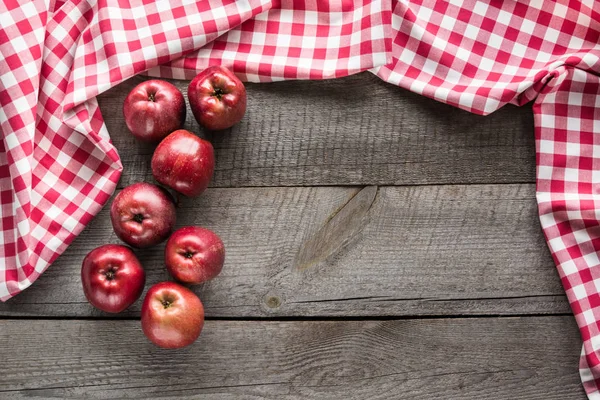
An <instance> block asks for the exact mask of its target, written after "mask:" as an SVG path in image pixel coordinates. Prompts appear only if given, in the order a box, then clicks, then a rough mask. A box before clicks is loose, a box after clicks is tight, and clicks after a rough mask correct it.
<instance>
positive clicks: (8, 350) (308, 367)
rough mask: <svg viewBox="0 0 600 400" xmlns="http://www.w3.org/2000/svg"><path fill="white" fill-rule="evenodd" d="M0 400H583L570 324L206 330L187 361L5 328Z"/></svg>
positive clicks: (135, 333) (64, 332)
mask: <svg viewBox="0 0 600 400" xmlns="http://www.w3.org/2000/svg"><path fill="white" fill-rule="evenodd" d="M1 323H2V329H1V330H0V340H1V341H2V349H1V350H0V355H1V358H2V363H3V372H2V374H1V375H0V397H2V398H3V399H17V398H31V397H35V398H44V399H52V398H54V399H57V398H58V399H68V398H82V397H85V398H89V399H112V398H136V399H146V398H149V397H154V398H156V397H160V398H173V399H174V398H178V399H179V398H195V399H277V400H280V399H284V400H285V399H344V400H347V399H356V400H367V399H373V400H374V399H410V400H415V399H427V400H429V399H448V400H452V399H461V400H466V399H477V400H497V399H511V400H520V399H523V400H524V399H527V400H535V399H538V400H567V399H581V400H583V399H585V395H584V393H583V391H582V388H581V384H580V381H579V374H578V371H577V361H578V357H579V350H580V348H581V342H580V340H579V339H578V331H577V329H576V326H575V322H574V321H573V319H572V318H571V317H557V316H553V317H528V318H482V319H479V318H470V319H441V320H436V319H426V320H399V321H351V322H349V321H336V322H332V321H303V322H302V321H288V322H267V321H207V323H206V325H205V328H204V331H203V333H202V336H201V337H200V340H199V341H198V342H197V343H195V344H194V345H192V346H191V347H188V348H186V349H180V350H176V351H173V350H161V349H158V348H156V347H154V346H153V345H152V344H150V343H149V342H148V341H147V340H146V338H145V337H144V335H143V334H142V332H141V328H140V326H139V321H114V320H113V321H77V320H72V321H65V320H35V321H23V320H5V321H2V322H1Z"/></svg>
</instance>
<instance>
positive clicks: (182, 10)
mask: <svg viewBox="0 0 600 400" xmlns="http://www.w3.org/2000/svg"><path fill="white" fill-rule="evenodd" d="M171 3H172V2H169V1H149V0H136V1H124V0H97V1H94V0H69V1H62V0H56V1H48V0H46V1H40V0H35V1H32V2H18V1H16V0H4V1H3V2H0V136H1V139H2V140H1V141H0V206H1V210H2V214H1V215H0V228H1V230H2V234H1V236H0V240H1V242H2V243H1V244H2V246H1V247H0V299H2V300H7V299H8V298H10V297H12V296H14V295H16V294H17V293H19V292H20V291H22V290H23V289H25V288H27V287H28V286H29V285H31V283H33V282H34V281H35V280H36V279H37V277H38V276H39V275H40V274H41V273H43V271H44V270H45V269H46V268H47V267H48V266H49V265H50V264H51V263H52V262H53V261H54V259H55V258H56V257H57V256H58V255H59V254H61V253H62V252H63V251H64V250H65V249H66V247H67V246H68V244H69V243H70V242H71V241H72V240H73V239H74V238H75V237H76V236H77V234H78V233H79V232H81V230H82V229H83V227H84V226H85V225H86V224H87V223H88V222H89V221H90V220H91V218H92V217H93V216H94V215H95V214H96V213H97V212H98V211H99V210H100V209H101V207H102V206H103V205H104V204H105V203H106V201H107V200H108V198H109V197H110V195H111V194H112V192H113V191H114V189H115V186H116V183H117V181H118V179H119V176H120V173H121V171H122V168H123V167H122V165H121V162H120V159H119V156H118V153H117V150H116V149H115V148H114V146H113V145H112V144H111V141H110V136H109V132H107V130H106V127H105V125H104V121H103V118H102V115H101V113H100V109H99V108H98V104H97V101H96V99H95V96H97V95H98V94H100V93H102V92H104V91H105V90H107V89H109V88H110V87H113V86H115V85H117V84H118V83H120V82H122V81H124V80H125V79H127V78H129V77H131V76H133V75H135V74H138V73H146V74H148V75H150V76H157V77H164V78H177V79H191V78H192V77H193V76H195V75H196V74H197V73H198V72H199V71H200V70H202V69H204V68H205V67H207V66H209V65H214V64H223V65H225V66H227V67H229V68H231V69H232V70H233V71H234V72H235V73H236V74H237V75H238V76H240V77H241V78H242V79H243V80H245V81H253V82H265V81H275V80H282V79H326V78H335V77H341V76H345V75H349V74H354V73H358V72H361V71H366V70H370V71H371V72H373V73H374V74H376V75H377V76H379V77H380V78H381V79H383V80H385V81H387V82H389V83H392V84H395V85H398V86H400V87H403V88H406V89H408V90H411V91H413V92H416V93H419V94H422V95H425V96H428V97H431V98H433V99H436V100H438V101H442V102H445V103H448V104H451V105H454V106H456V107H460V108H462V109H465V110H468V111H470V112H473V113H477V114H484V115H485V114H489V113H491V112H493V111H495V110H497V109H499V108H500V107H502V106H504V105H505V104H515V105H524V104H526V103H529V102H532V101H533V112H534V116H535V137H536V159H537V171H536V173H537V175H536V176H537V201H538V204H539V213H540V221H541V225H542V229H543V230H544V234H545V236H546V238H547V241H548V246H549V248H550V251H551V252H552V255H553V257H554V260H555V262H556V264H557V267H558V270H559V273H560V277H561V279H562V283H563V285H564V287H565V290H566V293H567V296H568V299H569V302H570V304H571V307H572V309H573V313H574V315H575V319H576V321H577V323H578V325H579V327H580V330H581V334H582V339H583V341H584V346H583V351H582V357H581V364H580V371H581V376H582V381H583V382H584V387H585V389H586V392H587V393H588V396H589V398H591V399H600V392H599V390H598V387H599V386H598V385H599V384H600V380H599V379H600V359H599V358H598V354H599V353H598V351H599V350H600V328H599V325H598V321H599V320H600V308H599V307H600V295H599V288H600V260H599V258H598V251H599V250H600V223H599V221H600V212H599V211H597V210H598V209H599V208H598V207H597V205H598V204H599V203H598V202H599V201H600V198H599V196H600V194H599V193H600V190H599V188H598V185H599V184H600V150H599V149H600V142H599V140H598V139H597V137H598V134H599V133H600V82H599V81H600V77H599V76H600V44H599V42H600V3H597V2H595V1H593V0H587V1H572V0H571V1H569V0H559V1H554V2H549V1H543V0H532V1H510V2H508V1H477V0H467V1H456V0H451V1H435V0H378V1H374V0H355V1H350V0H333V1H320V0H238V1H235V0H205V1H189V0H184V1H181V2H178V3H177V5H172V4H171Z"/></svg>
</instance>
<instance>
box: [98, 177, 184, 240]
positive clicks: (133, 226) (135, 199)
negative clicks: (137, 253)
mask: <svg viewBox="0 0 600 400" xmlns="http://www.w3.org/2000/svg"><path fill="white" fill-rule="evenodd" d="M110 219H111V221H112V225H113V228H114V230H115V233H116V234H117V236H118V237H119V239H121V240H122V241H124V242H125V243H127V244H128V245H130V246H133V247H138V248H143V247H150V246H154V245H155V244H158V243H160V242H162V241H164V240H166V239H167V238H168V237H169V235H170V234H171V232H172V231H173V227H174V226H175V205H174V204H173V200H172V198H171V197H170V195H169V194H167V193H166V191H165V190H163V189H161V188H159V187H158V186H156V185H151V184H149V183H144V182H140V183H135V184H133V185H130V186H127V187H126V188H125V189H123V190H122V191H121V193H119V194H118V195H117V196H116V197H115V199H114V200H113V202H112V205H111V206H110Z"/></svg>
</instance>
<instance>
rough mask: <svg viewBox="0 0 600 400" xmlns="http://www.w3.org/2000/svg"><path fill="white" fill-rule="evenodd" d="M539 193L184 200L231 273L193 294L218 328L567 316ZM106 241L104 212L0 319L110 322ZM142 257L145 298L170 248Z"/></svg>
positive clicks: (477, 188)
mask: <svg viewBox="0 0 600 400" xmlns="http://www.w3.org/2000/svg"><path fill="white" fill-rule="evenodd" d="M534 195H535V193H534V186H533V185H530V184H523V185H466V186H462V185H451V186H418V187H379V188H377V187H366V188H354V187H313V188H311V187H294V188H287V187H279V188H242V189H209V190H208V191H207V192H206V194H205V195H203V196H201V197H200V198H197V199H186V200H185V201H183V202H182V204H181V207H180V209H179V210H178V225H179V226H183V225H188V224H194V225H195V224H198V225H202V226H206V227H208V228H210V229H213V230H214V231H215V232H217V233H218V234H219V235H220V236H221V237H222V238H223V241H224V243H225V247H226V263H225V267H224V269H223V272H222V274H221V275H220V276H219V277H217V278H216V279H214V280H213V281H210V282H208V283H206V284H203V285H199V286H196V287H194V290H195V291H196V292H197V293H198V294H199V295H200V297H201V298H202V300H203V301H204V303H205V306H206V312H207V315H209V316H212V317H239V318H246V317H271V318H278V317H294V316H304V317H329V316H337V317H344V316H418V315H457V314H458V315H461V314H470V315H498V314H501V315H517V314H530V313H532V314H545V313H569V312H570V310H569V307H568V303H567V301H566V298H565V296H564V292H563V289H562V287H561V285H560V280H559V278H558V275H557V273H556V272H555V267H554V263H553V261H552V259H551V257H550V255H549V252H548V250H547V248H546V244H545V241H544V239H543V236H542V233H541V229H540V227H539V222H538V218H537V211H536V209H537V208H536V203H535V198H534ZM111 242H117V239H116V238H115V236H114V234H113V232H112V229H111V226H110V220H109V217H108V213H107V210H104V211H102V212H101V213H100V215H99V216H98V217H97V218H96V219H95V220H94V221H93V223H92V224H91V225H90V226H89V227H88V228H87V229H86V230H85V231H84V233H83V234H81V235H80V236H79V237H78V238H77V239H76V241H75V243H74V244H73V245H72V246H71V247H70V248H69V249H68V250H67V251H66V252H65V253H64V254H63V255H62V256H61V257H60V259H59V260H58V261H57V262H56V264H55V265H53V266H52V267H50V269H49V270H48V271H46V272H45V273H44V275H43V276H42V277H41V278H40V279H39V280H38V281H37V282H36V284H35V285H34V286H33V287H32V288H30V289H28V290H26V291H25V292H24V293H22V294H20V295H19V296H17V297H16V298H14V299H12V300H10V301H9V302H7V303H4V304H0V315H4V316H17V315H19V316H56V317H67V316H68V317H80V316H83V317H88V316H94V317H105V316H106V315H105V314H103V313H101V312H99V311H97V310H94V309H93V308H92V307H91V306H90V305H89V304H88V303H87V302H86V300H85V297H84V295H83V292H82V290H81V283H80V278H79V269H80V265H81V261H82V259H83V257H84V256H85V254H86V253H87V252H89V251H90V250H91V249H93V248H94V247H96V246H99V245H101V244H104V243H111ZM138 254H139V255H140V258H141V260H142V262H143V264H144V266H145V268H146V270H147V275H148V279H147V280H148V284H147V285H146V286H147V287H149V286H150V284H152V283H156V282H159V281H162V280H167V279H169V276H168V274H167V272H166V271H165V268H164V262H163V246H158V247H156V248H153V249H149V250H145V251H140V252H138ZM140 304H141V301H138V302H137V303H135V304H134V305H133V306H132V307H131V308H130V310H129V311H127V312H126V313H125V314H123V315H124V316H137V315H139V310H140Z"/></svg>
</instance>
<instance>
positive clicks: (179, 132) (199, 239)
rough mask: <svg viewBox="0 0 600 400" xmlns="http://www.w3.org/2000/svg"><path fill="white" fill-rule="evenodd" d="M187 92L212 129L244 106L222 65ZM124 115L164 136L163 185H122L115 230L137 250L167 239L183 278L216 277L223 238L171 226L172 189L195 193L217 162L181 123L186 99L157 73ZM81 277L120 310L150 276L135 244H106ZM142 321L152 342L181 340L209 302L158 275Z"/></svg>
mask: <svg viewBox="0 0 600 400" xmlns="http://www.w3.org/2000/svg"><path fill="white" fill-rule="evenodd" d="M188 99H189V102H190V108H191V109H192V112H193V114H194V117H195V118H196V120H197V121H198V123H199V124H200V125H202V126H204V127H205V128H206V129H208V130H222V129H226V128H229V127H231V126H233V125H234V124H236V123H237V122H239V121H240V120H241V119H242V117H243V116H244V113H245V112H246V89H245V87H244V84H243V83H242V82H241V81H240V80H239V79H238V78H237V77H236V76H235V75H234V74H233V73H232V72H231V71H229V70H228V69H227V68H225V67H222V66H213V67H209V68H208V69H206V70H204V71H202V72H201V73H200V74H198V75H197V76H196V77H195V78H194V79H193V80H192V81H191V83H190V85H189V87H188ZM123 114H124V116H125V123H126V124H127V127H128V129H129V130H130V131H131V133H132V134H133V135H134V136H135V137H137V138H138V139H140V140H143V141H147V142H160V143H159V144H158V146H157V147H156V149H155V151H154V154H153V156H152V163H151V166H152V174H153V176H154V179H155V180H156V181H157V182H158V183H159V184H160V185H163V186H164V187H161V186H158V185H155V184H151V183H146V182H138V183H135V184H133V185H130V186H127V187H126V188H125V189H123V190H122V191H121V192H120V193H119V194H118V195H117V196H116V197H115V198H114V200H113V202H112V204H111V207H110V218H111V222H112V226H113V229H114V231H115V234H116V235H117V237H118V238H119V239H121V240H122V241H123V242H125V243H126V244H128V245H129V246H131V247H135V248H140V249H141V248H147V247H151V246H154V245H157V244H159V243H161V242H163V241H165V240H167V239H168V241H167V244H166V246H165V265H166V267H167V270H168V271H169V273H170V274H171V275H172V276H173V277H174V278H175V279H176V280H178V281H180V282H183V283H188V284H197V283H202V282H205V281H207V280H210V279H212V278H214V277H215V276H217V275H218V274H219V273H220V272H221V269H222V268H223V263H224V261H225V247H224V245H223V242H222V240H221V239H220V238H219V236H217V235H216V234H215V233H214V232H212V231H210V230H208V229H205V228H202V227H198V226H186V227H183V228H181V229H179V230H177V231H175V232H173V228H174V227H175V220H176V209H175V198H174V196H173V195H171V192H169V191H168V189H171V190H173V191H175V192H176V193H179V194H182V195H184V196H189V197H195V196H198V195H200V194H201V193H202V192H203V191H204V190H205V189H206V188H207V187H208V184H209V183H210V180H211V178H212V175H213V172H214V166H215V157H214V150H213V146H212V144H211V143H210V142H208V141H206V140H203V139H201V138H199V137H198V136H196V135H194V134H193V133H191V132H189V131H186V130H183V129H180V128H181V127H182V125H183V123H184V121H185V115H186V106H185V99H184V97H183V95H182V94H181V92H180V91H179V89H177V87H175V86H174V85H172V84H170V83H169V82H166V81H162V80H157V79H153V80H148V81H145V82H143V83H141V84H139V85H138V86H136V87H135V88H134V89H133V90H132V91H131V92H130V93H129V95H128V96H127V98H126V99H125V102H124V104H123ZM166 188H168V189H166ZM81 280H82V284H83V291H84V293H85V296H86V298H87V299H88V301H89V302H90V303H91V304H92V305H93V306H95V307H96V308H98V309H100V310H103V311H106V312H110V313H118V312H121V311H123V310H125V309H126V308H127V307H129V306H130V305H132V304H133V303H134V302H135V301H136V300H137V299H138V298H139V297H140V296H141V294H142V292H143V290H144V285H145V281H146V275H145V272H144V268H143V267H142V265H141V263H140V261H139V260H138V259H137V257H136V255H135V253H134V252H133V251H132V249H131V248H130V247H128V246H123V245H117V244H107V245H104V246H100V247H98V248H96V249H94V250H92V251H91V252H90V253H88V255H87V256H86V257H85V259H84V260H83V265H82V268H81ZM141 323H142V330H143V332H144V334H145V335H146V337H148V339H150V341H152V342H153V343H154V344H156V345H158V346H160V347H164V348H179V347H184V346H187V345H189V344H191V343H193V342H194V341H195V340H196V339H197V338H198V336H199V335H200V332H201V331H202V327H203V325H204V307H203V305H202V302H201V301H200V299H199V298H198V296H196V295H195V294H194V292H192V291H191V290H190V289H188V288H187V287H185V286H183V285H181V284H178V283H175V282H161V283H158V284H156V285H154V286H152V287H151V288H150V289H149V290H148V292H147V294H146V297H145V298H144V302H143V304H142V314H141Z"/></svg>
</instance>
